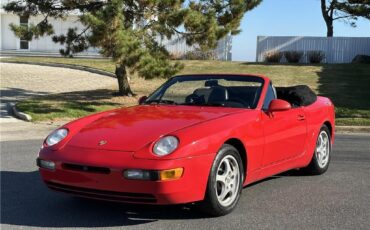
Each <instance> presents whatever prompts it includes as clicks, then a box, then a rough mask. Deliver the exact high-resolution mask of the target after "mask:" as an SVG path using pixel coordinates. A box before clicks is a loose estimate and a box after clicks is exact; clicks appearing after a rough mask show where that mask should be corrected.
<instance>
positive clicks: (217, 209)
mask: <svg viewBox="0 0 370 230" xmlns="http://www.w3.org/2000/svg"><path fill="white" fill-rule="evenodd" d="M225 159H231V160H232V159H235V160H236V163H237V165H238V169H239V170H237V168H236V167H235V168H234V169H235V171H239V177H237V179H235V180H234V181H239V183H238V185H237V186H235V187H237V188H236V189H234V190H235V192H234V193H233V194H235V196H231V197H235V198H234V199H231V198H229V199H230V200H229V202H231V200H232V202H231V203H230V204H229V205H226V206H225V205H222V204H221V203H220V202H219V200H218V198H217V189H218V187H217V186H218V185H217V182H216V175H217V173H218V169H219V167H221V166H220V164H221V163H222V162H223V161H224V160H225ZM234 178H235V177H234ZM243 181H244V167H243V163H242V159H241V157H240V155H239V152H238V150H237V149H236V148H235V147H233V146H231V145H228V144H224V145H223V146H222V147H221V149H220V150H219V151H218V153H217V156H216V158H215V160H214V161H213V164H212V168H211V171H210V174H209V177H208V184H207V190H206V195H205V199H204V200H203V201H202V202H200V203H199V204H198V207H199V209H200V211H202V212H203V213H205V214H207V215H210V216H223V215H226V214H228V213H230V212H232V211H233V210H234V208H235V207H236V205H237V203H238V201H239V198H240V195H241V192H242V189H243Z"/></svg>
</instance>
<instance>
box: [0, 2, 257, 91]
mask: <svg viewBox="0 0 370 230" xmlns="http://www.w3.org/2000/svg"><path fill="white" fill-rule="evenodd" d="M261 1H262V0H209V1H205V0H199V1H185V0H100V1H97V0H95V1H91V0H79V1H72V0H41V1H40V0H18V1H12V2H10V3H8V4H7V5H6V6H5V7H4V9H5V10H6V11H7V12H12V13H15V14H18V15H20V16H35V15H44V18H43V20H42V21H40V22H39V23H38V24H36V25H30V26H28V27H27V28H26V27H22V26H17V25H14V24H11V25H10V28H11V29H12V30H13V31H14V33H15V34H16V35H17V36H19V37H22V38H23V39H27V40H32V39H34V38H38V37H40V36H44V35H53V41H54V42H58V43H60V44H62V45H64V47H65V48H64V49H62V50H61V51H60V52H61V54H62V55H64V56H73V55H74V54H75V53H78V52H82V51H84V50H86V49H88V48H89V47H97V48H99V50H100V52H101V54H102V55H103V56H105V57H110V58H111V59H112V61H113V62H114V63H115V65H116V71H115V73H116V76H117V80H118V86H119V95H129V96H130V95H133V92H132V90H131V88H130V85H129V82H128V77H127V76H128V74H130V73H131V74H132V73H134V72H137V73H138V75H139V76H140V77H143V78H145V79H150V78H156V77H162V78H167V77H169V76H171V75H173V74H175V73H176V72H178V71H179V70H180V69H181V68H182V65H181V64H180V63H178V62H170V60H169V56H170V55H169V52H168V51H167V50H166V49H165V47H164V46H162V45H161V44H160V43H159V42H158V40H159V39H158V38H166V39H171V38H172V37H173V36H175V35H179V36H181V38H183V39H185V40H186V43H187V44H188V45H193V44H197V45H199V47H201V48H202V49H203V50H207V49H211V48H214V47H216V45H217V41H218V40H220V39H221V38H223V37H225V36H226V35H228V34H232V35H234V34H238V33H239V32H240V30H239V25H240V21H241V19H242V17H243V15H244V14H245V13H246V12H247V11H249V10H251V9H253V8H254V7H256V6H257V5H258V4H259V3H260V2H261ZM71 13H74V14H76V13H77V14H78V15H79V19H80V21H81V22H82V24H83V25H84V29H83V30H82V31H77V29H76V28H69V29H68V32H67V33H66V34H62V35H55V34H54V30H53V26H52V24H51V23H50V22H49V19H50V18H65V17H66V16H68V14H71ZM128 72H129V73H128Z"/></svg>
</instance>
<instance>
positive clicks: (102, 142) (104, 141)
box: [98, 140, 107, 145]
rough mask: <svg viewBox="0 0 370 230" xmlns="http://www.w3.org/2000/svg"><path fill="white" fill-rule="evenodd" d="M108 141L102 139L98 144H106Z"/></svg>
mask: <svg viewBox="0 0 370 230" xmlns="http://www.w3.org/2000/svg"><path fill="white" fill-rule="evenodd" d="M106 143H107V141H106V140H101V141H99V143H98V145H105V144H106Z"/></svg>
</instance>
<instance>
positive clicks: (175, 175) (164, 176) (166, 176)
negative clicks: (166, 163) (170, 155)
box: [159, 168, 184, 180]
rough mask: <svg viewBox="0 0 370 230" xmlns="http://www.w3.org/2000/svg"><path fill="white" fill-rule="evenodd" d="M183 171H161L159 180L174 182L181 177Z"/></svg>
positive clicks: (181, 169) (179, 169) (178, 169)
mask: <svg viewBox="0 0 370 230" xmlns="http://www.w3.org/2000/svg"><path fill="white" fill-rule="evenodd" d="M183 171H184V169H183V168H175V169H169V170H162V171H160V172H159V178H160V180H176V179H179V178H180V177H182V173H183Z"/></svg>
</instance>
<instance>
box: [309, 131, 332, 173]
mask: <svg viewBox="0 0 370 230" xmlns="http://www.w3.org/2000/svg"><path fill="white" fill-rule="evenodd" d="M330 140H331V138H330V131H329V128H328V127H327V126H326V125H323V126H322V127H321V129H320V132H319V135H318V137H317V140H316V149H315V152H314V154H313V156H312V160H311V162H310V164H309V165H308V166H307V167H306V168H304V170H305V171H306V172H307V173H308V174H311V175H321V174H323V173H325V172H326V170H328V168H329V162H330V152H331V141H330Z"/></svg>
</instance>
